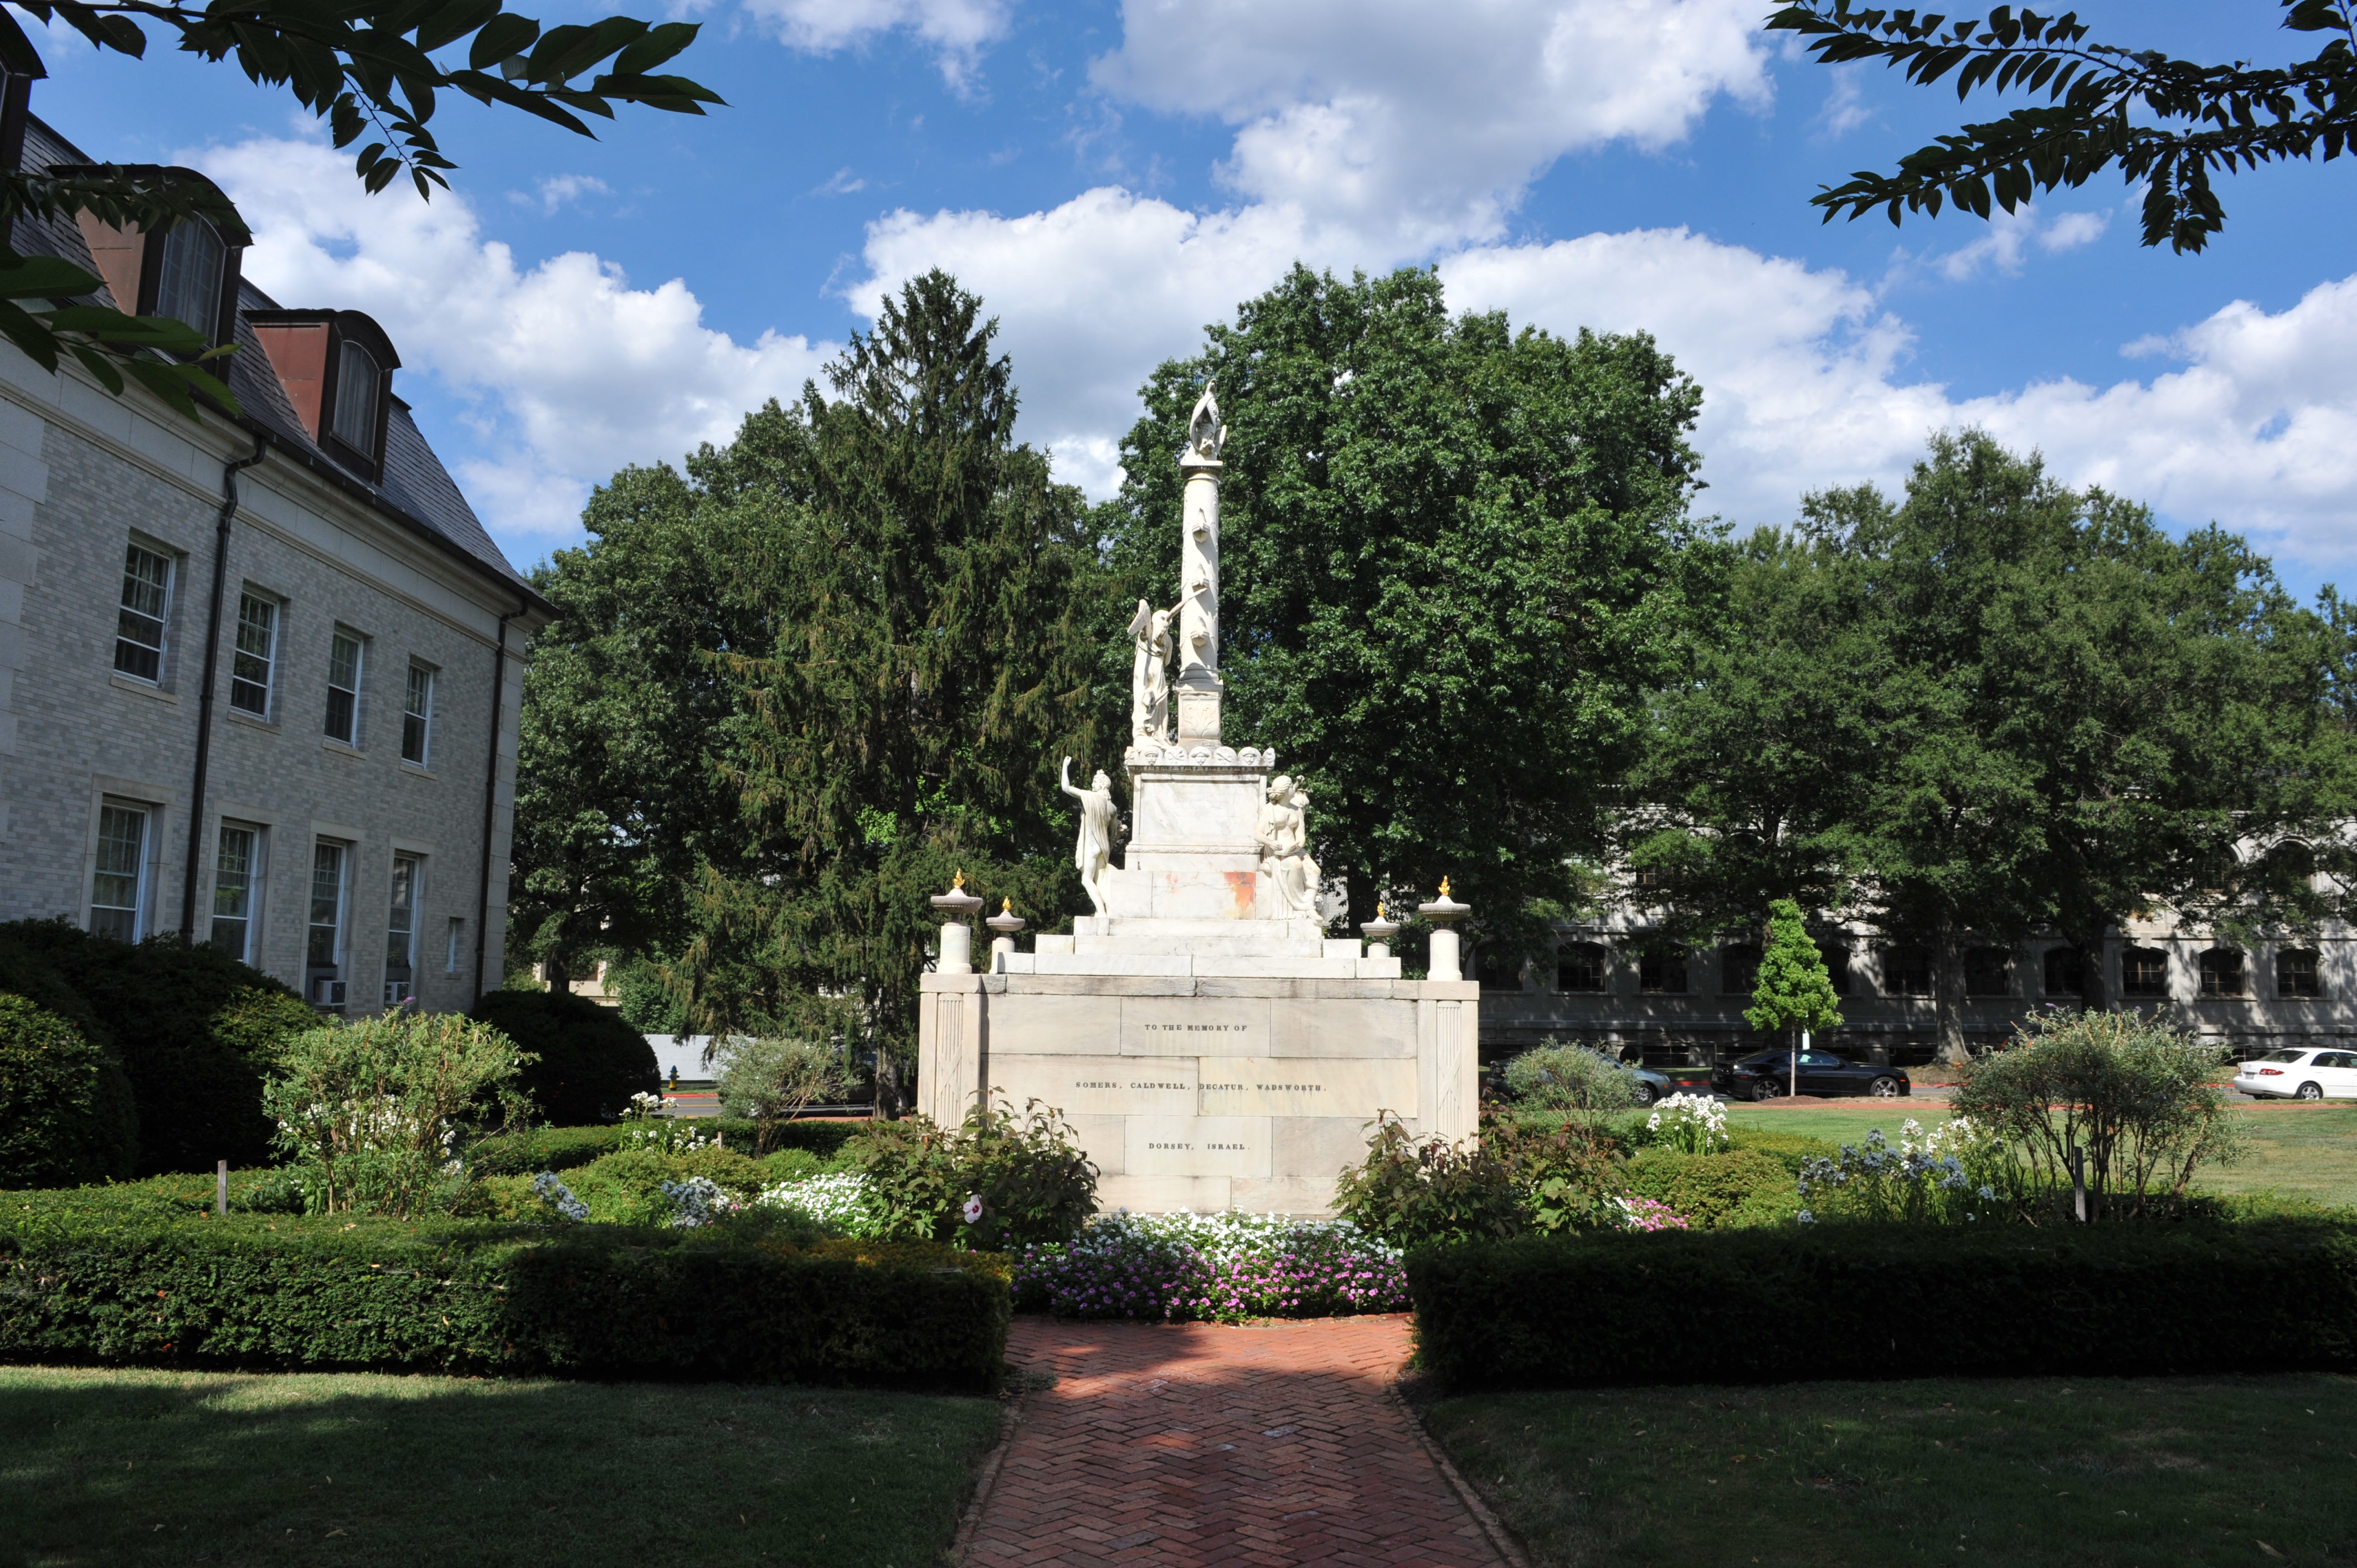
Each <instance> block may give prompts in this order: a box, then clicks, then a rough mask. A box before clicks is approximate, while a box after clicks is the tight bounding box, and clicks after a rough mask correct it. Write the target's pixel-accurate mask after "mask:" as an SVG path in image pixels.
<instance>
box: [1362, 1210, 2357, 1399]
mask: <svg viewBox="0 0 2357 1568" xmlns="http://www.w3.org/2000/svg"><path fill="white" fill-rule="evenodd" d="M1407 1274H1408V1290H1409V1294H1410V1295H1411V1296H1412V1297H1413V1298H1414V1300H1415V1331H1416V1340H1417V1345H1418V1351H1417V1354H1418V1357H1419V1359H1420V1361H1421V1363H1422V1364H1423V1365H1424V1366H1425V1367H1426V1368H1428V1369H1431V1370H1432V1371H1433V1372H1434V1373H1435V1374H1437V1376H1438V1378H1439V1379H1440V1380H1441V1381H1442V1382H1443V1383H1445V1384H1447V1385H1448V1386H1449V1387H1451V1388H1485V1387H1486V1388H1500V1387H1504V1388H1546V1387H1563V1386H1576V1385H1586V1384H1609V1383H1663V1382H1763V1381H1777V1380H1784V1379H1802V1378H1810V1379H1814V1378H1896V1377H1933V1376H1996V1375H2005V1376H2040V1375H2057V1374H2067V1375H2071V1376H2113V1377H2118V1376H2132V1375H2139V1374H2147V1373H2161V1372H2201V1371H2229V1370H2232V1371H2247V1370H2251V1369H2267V1370H2270V1371H2291V1370H2296V1369H2352V1368H2357V1224H2352V1223H2349V1222H2346V1221H2342V1222H2332V1221H2318V1220H2308V1221H2302V1220H2296V1219H2270V1220H2257V1221H2252V1222H2248V1223H2244V1224H2240V1225H2222V1224H2195V1223H2186V1224H2176V1225H2149V1226H2147V1225H2138V1226H2127V1225H2121V1226H2092V1227H2078V1226H2072V1227H2070V1228H2068V1229H2050V1228H2038V1229H2033V1228H2031V1227H2029V1226H2003V1227H1998V1226H1989V1227H1977V1226H1975V1227H1966V1226H1930V1225H1927V1226H1895V1225H1894V1226H1843V1227H1835V1226H1824V1227H1821V1228H1819V1229H1816V1230H1806V1229H1801V1228H1782V1229H1779V1230H1723V1231H1699V1232H1696V1231H1688V1232H1676V1231H1671V1232H1660V1233H1655V1234H1650V1235H1628V1234H1618V1233H1602V1234H1591V1235H1581V1236H1577V1237H1573V1238H1569V1239H1558V1238H1542V1237H1532V1238H1524V1239H1519V1240H1512V1241H1494V1242H1470V1243H1465V1244H1461V1245H1458V1246H1453V1247H1435V1248H1429V1249H1426V1250H1423V1251H1416V1252H1413V1253H1410V1254H1409V1256H1408V1260H1407ZM1665 1325H1674V1326H1675V1327H1676V1330H1677V1338H1678V1348H1677V1350H1676V1352H1675V1354H1674V1355H1665V1356H1663V1357H1659V1358H1652V1357H1641V1356H1631V1354H1630V1353H1629V1348H1630V1347H1631V1346H1632V1345H1641V1344H1646V1343H1649V1342H1652V1341H1653V1340H1655V1339H1658V1338H1659V1337H1660V1335H1661V1332H1662V1329H1663V1326H1665Z"/></svg>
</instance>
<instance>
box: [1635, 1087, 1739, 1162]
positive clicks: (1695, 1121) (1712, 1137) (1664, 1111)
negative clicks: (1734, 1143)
mask: <svg viewBox="0 0 2357 1568" xmlns="http://www.w3.org/2000/svg"><path fill="white" fill-rule="evenodd" d="M1645 1130H1646V1131H1647V1132H1649V1133H1652V1134H1653V1135H1654V1136H1655V1138H1656V1139H1658V1140H1659V1141H1660V1142H1662V1143H1663V1144H1668V1145H1669V1146H1670V1147H1671V1148H1674V1149H1681V1150H1684V1152H1685V1153H1687V1154H1689V1155H1715V1154H1717V1153H1719V1152H1720V1151H1721V1150H1723V1149H1726V1148H1727V1146H1728V1145H1729V1144H1730V1142H1731V1140H1730V1139H1729V1138H1728V1137H1727V1107H1726V1106H1724V1105H1722V1104H1720V1103H1719V1102H1718V1101H1716V1100H1714V1099H1712V1098H1711V1097H1710V1096H1709V1095H1707V1094H1673V1095H1671V1096H1670V1097H1669V1098H1668V1099H1667V1100H1664V1101H1662V1102H1661V1103H1660V1104H1658V1105H1656V1106H1655V1107H1654V1108H1653V1113H1652V1115H1651V1116H1648V1117H1646V1118H1645Z"/></svg>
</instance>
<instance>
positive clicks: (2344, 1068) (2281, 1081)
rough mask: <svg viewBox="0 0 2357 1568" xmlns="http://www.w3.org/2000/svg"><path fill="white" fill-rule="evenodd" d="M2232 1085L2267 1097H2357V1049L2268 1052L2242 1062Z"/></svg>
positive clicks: (2319, 1098) (2279, 1098) (2298, 1098)
mask: <svg viewBox="0 0 2357 1568" xmlns="http://www.w3.org/2000/svg"><path fill="white" fill-rule="evenodd" d="M2234 1087H2235V1088H2236V1089H2239V1090H2242V1091H2243V1092H2244V1094H2255V1095H2260V1096H2263V1097H2265V1098H2266V1099H2270V1100H2357V1051H2319V1050H2287V1051H2269V1052H2268V1053H2267V1054H2266V1056H2263V1057H2254V1058H2251V1059H2250V1060H2249V1061H2246V1062H2244V1064H2243V1069H2242V1070H2241V1071H2240V1072H2238V1073H2236V1074H2235V1075H2234Z"/></svg>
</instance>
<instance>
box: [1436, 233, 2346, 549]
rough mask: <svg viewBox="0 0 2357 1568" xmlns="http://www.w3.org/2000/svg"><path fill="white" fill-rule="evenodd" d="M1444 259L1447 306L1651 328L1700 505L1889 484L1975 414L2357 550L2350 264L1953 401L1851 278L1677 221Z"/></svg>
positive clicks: (1750, 510) (2197, 505)
mask: <svg viewBox="0 0 2357 1568" xmlns="http://www.w3.org/2000/svg"><path fill="white" fill-rule="evenodd" d="M1442 276H1443V278H1444V279H1445V280H1446V281H1447V283H1448V289H1449V295H1450V301H1451V303H1452V304H1454V305H1458V306H1471V307H1477V308H1484V309H1487V308H1505V309H1507V310H1508V311H1510V312H1511V313H1512V316H1513V317H1514V319H1515V320H1516V321H1517V322H1518V323H1520V322H1529V323H1531V324H1533V325H1536V326H1540V327H1544V328H1549V329H1551V330H1555V331H1558V332H1568V331H1571V330H1573V329H1575V328H1577V327H1580V326H1583V325H1585V326H1591V327H1599V328H1616V329H1627V328H1639V327H1641V328H1647V329H1649V330H1651V331H1652V332H1653V333H1654V335H1655V336H1656V337H1657V338H1659V339H1660V340H1661V341H1662V343H1663V346H1664V347H1665V348H1667V349H1669V350H1670V351H1671V352H1672V353H1673V354H1674V355H1675V356H1676V357H1677V358H1678V360H1679V361H1680V363H1681V364H1682V365H1684V367H1685V368H1687V369H1688V370H1690V371H1693V372H1694V373H1695V377H1696V379H1697V380H1699V381H1701V382H1702V384H1703V388H1704V392H1705V395H1706V404H1705V411H1704V415H1703V421H1702V428H1701V431H1700V434H1699V444H1700V446H1701V448H1702V451H1703V454H1704V459H1705V464H1704V474H1705V477H1706V478H1709V479H1711V480H1712V481H1713V485H1714V489H1712V490H1711V491H1710V492H1707V493H1706V495H1705V497H1704V500H1703V504H1704V505H1705V506H1706V507H1712V508H1716V509H1717V510H1721V511H1723V512H1725V513H1726V514H1727V516H1729V517H1730V518H1733V519H1736V520H1739V521H1744V522H1747V523H1748V522H1774V521H1784V520H1787V519H1789V518H1790V517H1791V516H1792V510H1793V502H1794V500H1795V499H1796V498H1797V497H1798V496H1799V495H1800V494H1801V492H1802V491H1803V490H1806V489H1822V488H1824V487H1825V486H1829V485H1837V484H1849V483H1855V482H1857V481H1858V480H1862V479H1870V480H1874V481H1876V482H1878V483H1880V484H1883V485H1884V486H1886V487H1889V488H1893V489H1895V488H1896V487H1897V486H1898V485H1899V484H1900V482H1901V481H1903V479H1904V478H1905V474H1906V469H1907V467H1908V465H1909V464H1910V462H1912V461H1913V460H1914V458H1915V457H1916V456H1920V455H1921V451H1922V446H1923V439H1924V437H1925V435H1928V434H1929V433H1930V432H1932V431H1933V430H1936V429H1942V428H1953V427H1954V426H1957V425H1961V424H1978V425H1982V426H1984V427H1986V429H1988V430H1989V431H1990V432H1992V433H1993V434H1994V435H1996V436H1997V437H1998V438H1999V439H2001V440H2003V441H2005V442H2007V444H2008V445H2011V446H2015V447H2017V448H2019V449H2025V450H2027V449H2030V448H2036V449H2039V450H2042V451H2043V452H2044V453H2045V455H2046V457H2047V459H2048V461H2049V463H2050V465H2051V467H2053V469H2054V470H2055V472H2056V473H2057V474H2058V475H2059V476H2060V477H2061V478H2063V479H2065V480H2066V481H2068V482H2070V483H2072V484H2101V485H2103V486H2104V487H2105V488H2107V489H2112V490H2114V491H2115V492H2117V493H2119V494H2122V495H2125V496H2127V497H2129V498H2131V499H2136V500H2141V501H2145V502H2147V503H2148V504H2150V505H2151V506H2153V507H2154V509H2155V510H2158V511H2159V512H2161V513H2162V514H2163V515H2165V516H2168V517H2170V518H2173V519H2175V520H2177V521H2180V522H2187V523H2199V522H2205V521H2211V520H2212V519H2215V520H2216V521H2220V522H2222V523H2223V524H2225V525H2226V526H2227V527H2229V528H2231V529H2234V530H2237V531H2240V532H2246V533H2249V534H2251V535H2253V536H2254V537H2255V539H2257V540H2258V541H2260V542H2262V543H2263V544H2264V545H2266V546H2268V547H2271V548H2274V549H2277V550H2280V551H2281V552H2282V553H2286V554H2287V555H2291V556H2296V557H2298V558H2299V559H2301V560H2303V561H2307V562H2309V563H2314V564H2328V563H2334V562H2340V563H2344V564H2345V563H2347V562H2350V561H2351V560H2352V559H2357V535H2352V530H2351V528H2350V499H2349V498H2350V497H2351V496H2352V494H2357V277H2351V278H2349V279H2346V280H2343V281H2341V282H2339V283H2330V284H2325V285H2320V286H2319V287H2317V288H2315V289H2312V290H2310V291H2309V294H2308V295H2307V296H2306V297H2304V298H2303V299H2301V300H2300V301H2299V302H2298V304H2297V305H2294V306H2291V307H2290V308H2288V309H2287V310H2284V311H2282V312H2280V313H2278V314H2275V315H2270V314H2268V313H2267V312H2266V311H2264V310H2262V309H2260V308H2258V307H2257V306H2253V305H2251V304H2248V303H2246V302H2241V301H2238V302H2236V303H2234V304H2232V305H2229V306H2226V307H2225V308H2224V309H2222V310H2220V311H2218V312H2217V313H2216V314H2215V315H2213V316H2212V317H2210V318H2209V319H2208V320H2206V321H2203V322H2201V323H2200V324H2199V325H2197V326H2195V327H2192V328H2188V329H2186V330H2185V331H2182V332H2179V333H2177V334H2174V335H2172V336H2170V337H2169V338H2164V339H2160V340H2158V341H2155V340H2146V341H2143V342H2141V343H2139V344H2137V345H2132V347H2135V348H2137V349H2141V350H2143V351H2145V352H2147V353H2149V352H2154V351H2158V352H2164V353H2167V354H2169V355H2170V356H2172V357H2174V358H2175V359H2177V360H2179V361H2181V362H2182V364H2183V368H2182V369H2180V370H2177V371H2169V372H2165V373H2163V374H2159V375H2157V376H2155V377H2153V378H2152V379H2150V380H2149V381H2137V380H2134V379H2130V380H2124V381H2119V382H2117V383H2115V384H2114V385H2112V386H2110V387H2105V388H2100V389H2099V388H2096V387H2092V386H2089V385H2087V384H2085V383H2083V382H2081V381H2072V380H2068V379H2064V380H2057V381H2040V382H2034V383H2032V384H2031V385H2029V386H2027V387H2025V388H2023V389H2021V390H2020V391H2018V392H2005V393H2001V394H1997V395H1994V396H1985V397H1972V398H1953V397H1951V396H1950V395H1949V394H1948V392H1947V390H1946V389H1945V388H1944V387H1942V386H1940V385H1938V384H1936V383H1932V382H1924V381H1915V382H1910V381H1906V380H1905V379H1904V376H1903V371H1904V364H1905V357H1906V350H1907V347H1908V343H1909V334H1908V332H1907V329H1906V328H1905V327H1904V326H1903V325H1902V324H1900V322H1899V321H1897V320H1896V319H1895V318H1893V317H1889V316H1887V315H1883V314H1880V313H1879V312H1878V307H1877V306H1876V305H1875V304H1874V301H1873V297H1872V295H1869V294H1868V293H1867V291H1866V290H1865V289H1863V288H1861V287H1859V286H1858V285H1855V284H1853V283H1851V282H1850V281H1849V280H1848V279H1847V278H1846V277H1845V276H1844V275H1843V274H1840V273H1838V272H1816V271H1811V270H1809V269H1807V268H1804V267H1803V266H1801V265H1800V264H1798V263H1793V262H1790V261H1784V260H1780V259H1776V258H1771V257H1764V256H1760V255H1758V254H1757V253H1755V252H1750V251H1748V250H1744V249H1742V248H1740V247H1737V246H1731V245H1723V244H1719V243H1717V242H1714V241H1710V240H1707V239H1705V238H1703V237H1701V236H1698V235H1694V234H1689V233H1687V232H1685V231H1683V230H1674V231H1652V232H1647V233H1637V234H1612V235H1590V236H1588V237H1587V239H1584V240H1577V241H1571V242H1565V243H1561V244H1555V245H1545V246H1522V247H1514V248H1511V249H1495V250H1483V251H1471V252H1466V253H1464V254H1461V255H1459V256H1457V257H1455V258H1452V259H1451V260H1449V261H1448V262H1446V263H1443V266H1442Z"/></svg>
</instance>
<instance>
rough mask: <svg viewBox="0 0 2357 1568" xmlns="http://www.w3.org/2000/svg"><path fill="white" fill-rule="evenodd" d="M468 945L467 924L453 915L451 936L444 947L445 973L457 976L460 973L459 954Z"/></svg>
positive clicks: (443, 964)
mask: <svg viewBox="0 0 2357 1568" xmlns="http://www.w3.org/2000/svg"><path fill="white" fill-rule="evenodd" d="M466 945H467V922H466V921H465V920H463V919H461V918H459V917H457V916H456V915H453V916H451V917H450V934H449V936H448V938H447V940H445V941H444V943H443V945H442V972H443V973H445V974H456V973H457V972H458V954H459V952H460V950H463V949H464V948H465V947H466Z"/></svg>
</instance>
